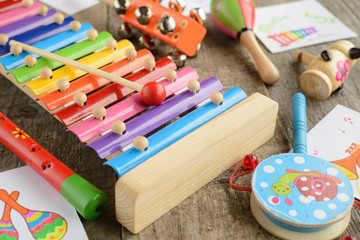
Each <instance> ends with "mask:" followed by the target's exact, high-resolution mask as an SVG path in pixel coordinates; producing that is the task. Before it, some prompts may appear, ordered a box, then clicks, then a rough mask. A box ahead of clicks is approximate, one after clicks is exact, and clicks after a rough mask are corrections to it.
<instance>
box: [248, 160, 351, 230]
mask: <svg viewBox="0 0 360 240" xmlns="http://www.w3.org/2000/svg"><path fill="white" fill-rule="evenodd" d="M254 174H255V175H254V178H253V186H254V194H255V196H256V198H257V200H258V201H259V202H260V203H261V205H262V206H264V208H265V209H264V208H263V209H264V210H265V211H266V212H267V213H268V214H270V215H272V216H274V217H276V218H280V219H283V220H284V221H285V222H294V223H306V224H309V225H312V224H325V223H328V222H331V221H334V220H336V219H337V217H339V216H343V214H344V213H346V212H347V211H348V210H349V209H350V208H351V205H352V202H353V192H352V188H351V184H350V183H349V180H348V179H347V177H346V175H345V174H344V173H343V172H342V171H340V170H339V169H337V168H336V167H335V166H334V165H332V164H331V163H329V162H326V161H324V160H321V159H319V158H317V157H313V156H306V155H303V154H282V155H276V156H273V157H271V158H269V159H267V160H265V161H264V162H263V163H262V164H260V165H259V166H258V167H257V168H256V170H255V173H254Z"/></svg>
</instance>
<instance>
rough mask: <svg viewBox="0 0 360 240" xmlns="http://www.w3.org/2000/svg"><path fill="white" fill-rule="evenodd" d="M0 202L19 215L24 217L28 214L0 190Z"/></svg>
mask: <svg viewBox="0 0 360 240" xmlns="http://www.w3.org/2000/svg"><path fill="white" fill-rule="evenodd" d="M0 200H1V201H3V202H4V203H6V204H7V205H9V206H10V207H11V208H13V209H15V210H16V211H18V212H19V213H20V214H21V215H25V214H27V213H28V212H29V210H27V209H26V208H24V207H23V206H21V205H20V204H18V203H17V202H16V201H15V200H14V199H13V198H11V196H10V195H9V194H8V193H7V192H6V191H5V190H4V189H0Z"/></svg>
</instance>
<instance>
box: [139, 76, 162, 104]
mask: <svg viewBox="0 0 360 240" xmlns="http://www.w3.org/2000/svg"><path fill="white" fill-rule="evenodd" d="M141 98H142V100H143V101H144V102H145V103H146V104H148V105H150V106H156V105H159V104H161V103H162V102H163V101H164V100H165V98H166V91H165V88H164V86H163V85H162V84H161V83H158V82H149V83H147V84H145V85H144V87H143V89H142V91H141Z"/></svg>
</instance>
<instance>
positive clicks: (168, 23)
mask: <svg viewBox="0 0 360 240" xmlns="http://www.w3.org/2000/svg"><path fill="white" fill-rule="evenodd" d="M157 26H158V28H159V29H160V32H161V33H162V34H168V33H173V32H174V31H175V28H176V22H175V20H174V18H173V17H172V16H165V17H163V18H161V19H160V20H159V21H158V22H157Z"/></svg>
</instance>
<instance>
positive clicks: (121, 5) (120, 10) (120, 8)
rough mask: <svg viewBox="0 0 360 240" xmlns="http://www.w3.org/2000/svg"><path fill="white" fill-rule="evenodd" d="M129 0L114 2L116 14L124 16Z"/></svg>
mask: <svg viewBox="0 0 360 240" xmlns="http://www.w3.org/2000/svg"><path fill="white" fill-rule="evenodd" d="M129 6H130V2H129V0H115V1H114V8H115V11H116V13H117V14H125V13H126V10H127V9H128V8H129Z"/></svg>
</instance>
